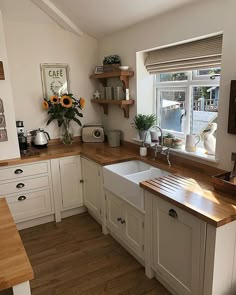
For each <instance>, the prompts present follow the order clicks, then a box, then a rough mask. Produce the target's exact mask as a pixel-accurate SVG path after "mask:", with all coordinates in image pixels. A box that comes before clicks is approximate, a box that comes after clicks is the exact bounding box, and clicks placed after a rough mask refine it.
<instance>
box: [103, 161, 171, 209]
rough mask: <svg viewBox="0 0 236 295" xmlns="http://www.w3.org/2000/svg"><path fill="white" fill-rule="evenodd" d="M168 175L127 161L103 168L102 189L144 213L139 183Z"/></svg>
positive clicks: (159, 170) (150, 167)
mask: <svg viewBox="0 0 236 295" xmlns="http://www.w3.org/2000/svg"><path fill="white" fill-rule="evenodd" d="M168 174H170V173H169V172H167V171H165V170H161V169H158V168H155V167H153V166H151V165H148V164H146V163H143V162H141V161H127V162H122V163H118V164H112V165H107V166H104V167H103V177H104V188H105V189H107V190H109V191H111V192H113V193H114V194H116V195H118V196H120V197H122V198H123V199H125V200H126V201H128V202H130V203H131V204H133V205H134V206H135V207H137V208H139V209H141V210H143V211H144V209H145V208H144V192H143V189H141V188H140V187H139V182H142V181H145V180H148V179H153V178H158V177H161V176H164V175H168Z"/></svg>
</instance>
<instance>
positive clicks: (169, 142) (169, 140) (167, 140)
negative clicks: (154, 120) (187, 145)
mask: <svg viewBox="0 0 236 295" xmlns="http://www.w3.org/2000/svg"><path fill="white" fill-rule="evenodd" d="M172 142H173V138H169V137H164V138H163V145H164V146H167V147H172Z"/></svg>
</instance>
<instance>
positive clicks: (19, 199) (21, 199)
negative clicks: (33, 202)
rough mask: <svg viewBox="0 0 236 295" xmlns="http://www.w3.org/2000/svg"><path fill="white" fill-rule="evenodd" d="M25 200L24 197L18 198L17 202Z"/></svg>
mask: <svg viewBox="0 0 236 295" xmlns="http://www.w3.org/2000/svg"><path fill="white" fill-rule="evenodd" d="M25 199H26V196H20V197H19V198H18V201H24V200H25Z"/></svg>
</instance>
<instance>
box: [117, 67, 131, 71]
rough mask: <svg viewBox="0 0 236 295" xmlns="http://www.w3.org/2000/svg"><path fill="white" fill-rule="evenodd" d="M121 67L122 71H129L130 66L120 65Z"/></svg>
mask: <svg viewBox="0 0 236 295" xmlns="http://www.w3.org/2000/svg"><path fill="white" fill-rule="evenodd" d="M119 69H120V70H121V71H127V70H128V69H129V66H119Z"/></svg>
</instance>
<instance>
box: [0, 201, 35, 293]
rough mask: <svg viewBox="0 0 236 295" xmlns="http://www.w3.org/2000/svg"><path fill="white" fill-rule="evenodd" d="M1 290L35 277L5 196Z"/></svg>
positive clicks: (0, 226)
mask: <svg viewBox="0 0 236 295" xmlns="http://www.w3.org/2000/svg"><path fill="white" fill-rule="evenodd" d="M0 258H1V259H0V290H4V289H8V288H10V287H12V286H15V285H18V284H20V283H23V282H25V281H29V280H32V279H33V278H34V274H33V270H32V267H31V265H30V262H29V259H28V257H27V254H26V252H25V248H24V246H23V243H22V241H21V238H20V235H19V233H18V231H17V228H16V225H15V223H14V220H13V218H12V215H11V212H10V210H9V208H8V205H7V202H6V200H5V199H4V198H1V199H0Z"/></svg>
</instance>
